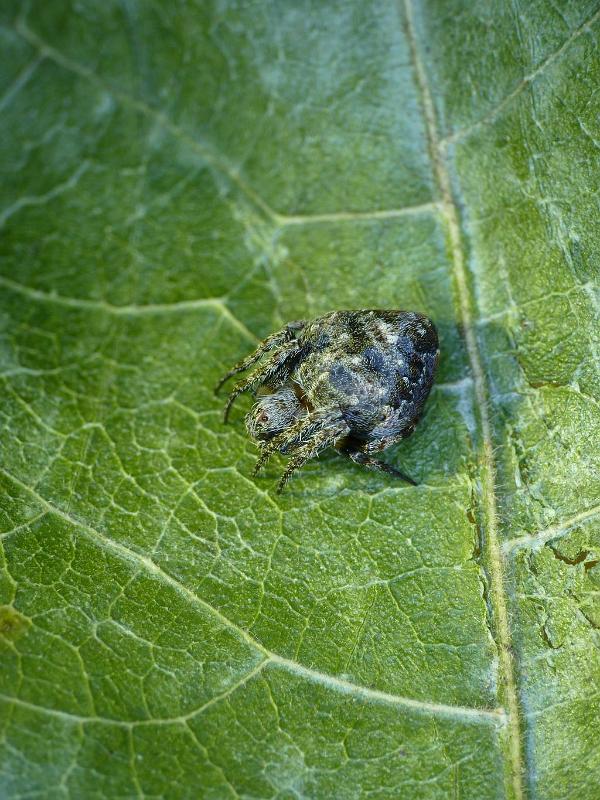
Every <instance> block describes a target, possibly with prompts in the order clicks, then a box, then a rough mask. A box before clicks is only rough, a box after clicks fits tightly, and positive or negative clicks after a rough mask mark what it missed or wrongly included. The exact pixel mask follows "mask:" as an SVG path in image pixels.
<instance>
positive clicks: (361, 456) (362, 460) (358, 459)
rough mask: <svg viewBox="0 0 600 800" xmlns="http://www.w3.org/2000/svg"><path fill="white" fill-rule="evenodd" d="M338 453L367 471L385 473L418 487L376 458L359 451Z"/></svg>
mask: <svg viewBox="0 0 600 800" xmlns="http://www.w3.org/2000/svg"><path fill="white" fill-rule="evenodd" d="M340 452H341V453H342V455H345V456H347V457H348V458H350V459H352V461H354V463H355V464H360V465H361V466H363V467H367V469H374V470H377V471H378V472H386V473H387V474H388V475H393V476H394V477H395V478H400V480H403V481H406V483H410V484H411V485H412V486H418V484H417V482H416V481H414V480H413V479H412V478H409V477H408V475H405V474H404V473H403V472H400V470H399V469H396V468H395V467H391V466H390V465H389V464H386V463H385V461H378V460H377V459H376V458H372V457H371V456H368V455H367V454H366V453H363V452H362V451H360V450H353V449H343V450H340Z"/></svg>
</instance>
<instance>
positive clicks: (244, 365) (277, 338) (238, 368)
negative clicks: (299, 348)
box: [215, 320, 306, 394]
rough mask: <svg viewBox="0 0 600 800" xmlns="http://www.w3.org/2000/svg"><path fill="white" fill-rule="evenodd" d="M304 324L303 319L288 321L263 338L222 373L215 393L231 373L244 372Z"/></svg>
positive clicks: (292, 337) (292, 335)
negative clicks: (247, 354)
mask: <svg viewBox="0 0 600 800" xmlns="http://www.w3.org/2000/svg"><path fill="white" fill-rule="evenodd" d="M305 325H306V323H305V322H304V320H297V321H296V322H290V323H288V324H287V325H286V326H285V328H282V329H281V330H280V331H277V332H276V333H272V334H271V335H270V336H267V338H266V339H263V341H262V342H261V343H260V344H259V345H258V347H257V348H256V350H255V351H254V352H253V353H250V355H249V356H246V358H243V359H242V360H241V361H238V363H237V364H236V365H235V366H234V367H232V368H231V369H230V370H229V372H226V373H225V375H223V377H222V378H221V380H220V381H219V382H218V383H217V385H216V386H215V394H216V393H217V392H218V391H219V389H220V388H221V386H223V384H224V383H225V381H228V380H229V378H231V377H233V375H237V374H238V372H245V371H246V370H247V369H249V368H250V367H251V366H252V365H253V364H256V362H257V361H258V359H259V358H261V356H264V354H265V353H268V352H269V350H273V348H274V347H280V346H281V345H282V344H285V343H286V342H289V341H290V340H291V339H295V338H296V334H297V333H298V332H299V331H301V330H302V328H303V327H304V326H305Z"/></svg>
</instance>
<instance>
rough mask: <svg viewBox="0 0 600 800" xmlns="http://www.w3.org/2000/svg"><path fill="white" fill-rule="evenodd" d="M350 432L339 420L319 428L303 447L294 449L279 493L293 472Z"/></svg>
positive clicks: (278, 489) (280, 484)
mask: <svg viewBox="0 0 600 800" xmlns="http://www.w3.org/2000/svg"><path fill="white" fill-rule="evenodd" d="M347 433H348V426H347V425H346V423H345V422H344V421H343V420H340V421H338V423H337V425H335V424H334V425H332V427H324V428H321V429H320V430H318V431H317V432H316V433H315V434H314V435H313V436H312V437H311V438H310V439H308V440H307V441H306V442H305V444H304V445H303V446H302V447H298V448H297V449H296V450H295V451H294V455H293V456H292V458H291V459H290V460H289V462H288V465H287V467H286V469H285V472H284V473H283V475H282V476H281V478H280V479H279V483H278V484H277V494H281V492H282V491H283V487H284V486H285V485H286V483H287V482H288V481H289V479H290V477H291V475H292V473H293V472H294V471H295V470H297V469H298V468H299V467H301V466H302V465H303V464H305V463H306V462H307V461H308V460H309V459H311V458H315V456H318V455H319V453H320V452H321V451H322V450H325V449H326V448H327V447H330V446H331V445H332V444H334V443H335V441H336V440H337V439H339V438H340V436H345V435H346V434H347Z"/></svg>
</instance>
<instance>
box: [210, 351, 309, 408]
mask: <svg viewBox="0 0 600 800" xmlns="http://www.w3.org/2000/svg"><path fill="white" fill-rule="evenodd" d="M298 350H299V345H298V342H297V341H296V340H295V339H294V340H292V341H291V342H288V343H287V344H284V345H283V346H282V347H280V348H279V350H277V351H276V352H275V353H273V355H272V356H271V357H270V358H269V359H268V360H267V361H265V363H264V364H261V366H260V367H258V369H255V370H254V372H251V373H250V375H248V376H247V377H246V378H244V380H242V381H240V382H239V383H236V385H235V386H234V387H233V391H232V392H231V394H230V395H229V397H228V398H227V403H226V404H225V411H224V413H223V422H227V417H228V416H229V409H230V408H231V406H232V405H233V402H234V400H235V399H236V397H238V396H239V395H240V394H242V392H247V391H248V390H249V389H253V388H254V387H255V386H257V385H258V384H260V383H265V382H267V381H268V380H269V379H270V378H273V377H275V376H276V375H277V373H278V372H279V370H280V369H281V368H282V367H283V366H285V362H286V361H287V360H288V359H289V358H291V357H292V356H295V355H296V354H297V353H298Z"/></svg>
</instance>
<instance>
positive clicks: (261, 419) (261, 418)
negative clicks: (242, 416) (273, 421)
mask: <svg viewBox="0 0 600 800" xmlns="http://www.w3.org/2000/svg"><path fill="white" fill-rule="evenodd" d="M258 421H259V422H268V421H269V415H268V414H267V413H266V412H265V411H261V412H260V414H259V415H258Z"/></svg>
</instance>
